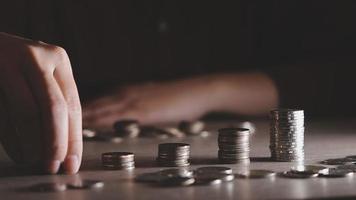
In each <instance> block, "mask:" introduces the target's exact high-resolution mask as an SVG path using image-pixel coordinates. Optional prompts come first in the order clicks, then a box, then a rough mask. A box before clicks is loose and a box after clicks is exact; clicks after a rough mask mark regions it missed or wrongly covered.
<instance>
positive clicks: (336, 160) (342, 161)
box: [320, 158, 356, 165]
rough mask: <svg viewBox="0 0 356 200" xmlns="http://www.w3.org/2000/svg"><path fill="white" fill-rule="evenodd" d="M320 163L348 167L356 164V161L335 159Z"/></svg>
mask: <svg viewBox="0 0 356 200" xmlns="http://www.w3.org/2000/svg"><path fill="white" fill-rule="evenodd" d="M320 163H321V164H324V165H346V164H355V163H356V161H350V160H349V159H347V158H333V159H327V160H323V161H321V162H320Z"/></svg>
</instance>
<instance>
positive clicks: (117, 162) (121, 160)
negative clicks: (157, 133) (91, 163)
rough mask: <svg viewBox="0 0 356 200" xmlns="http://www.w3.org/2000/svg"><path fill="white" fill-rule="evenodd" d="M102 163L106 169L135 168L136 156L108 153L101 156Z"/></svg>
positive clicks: (129, 153)
mask: <svg viewBox="0 0 356 200" xmlns="http://www.w3.org/2000/svg"><path fill="white" fill-rule="evenodd" d="M101 161H102V164H103V166H104V167H105V168H106V169H125V170H130V169H134V168H135V161H134V154H133V153H131V152H107V153H103V154H102V155H101Z"/></svg>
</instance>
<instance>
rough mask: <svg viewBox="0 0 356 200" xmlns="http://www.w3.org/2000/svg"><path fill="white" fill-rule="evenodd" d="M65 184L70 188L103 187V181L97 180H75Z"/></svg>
mask: <svg viewBox="0 0 356 200" xmlns="http://www.w3.org/2000/svg"><path fill="white" fill-rule="evenodd" d="M67 185H68V188H70V189H100V188H103V187H104V182H102V181H99V180H77V181H75V182H73V183H69V184H67Z"/></svg>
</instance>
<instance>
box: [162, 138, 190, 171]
mask: <svg viewBox="0 0 356 200" xmlns="http://www.w3.org/2000/svg"><path fill="white" fill-rule="evenodd" d="M189 154H190V145H189V144H185V143H163V144H159V146H158V157H157V162H158V164H159V165H160V166H164V167H186V166H189Z"/></svg>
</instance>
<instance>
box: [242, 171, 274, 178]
mask: <svg viewBox="0 0 356 200" xmlns="http://www.w3.org/2000/svg"><path fill="white" fill-rule="evenodd" d="M276 174H277V173H276V172H274V171H270V170H260V169H255V170H250V171H249V172H247V173H241V174H238V176H239V177H241V178H270V177H274V176H276Z"/></svg>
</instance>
